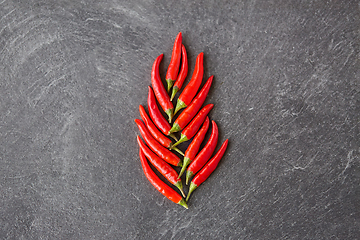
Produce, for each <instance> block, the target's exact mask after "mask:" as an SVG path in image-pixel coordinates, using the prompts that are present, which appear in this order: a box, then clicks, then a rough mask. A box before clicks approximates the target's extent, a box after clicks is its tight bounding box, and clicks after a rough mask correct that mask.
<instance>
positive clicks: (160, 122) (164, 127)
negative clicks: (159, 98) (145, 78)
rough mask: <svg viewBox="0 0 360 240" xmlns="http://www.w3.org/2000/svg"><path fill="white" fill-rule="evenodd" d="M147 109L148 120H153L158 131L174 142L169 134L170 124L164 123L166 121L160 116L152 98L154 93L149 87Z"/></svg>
mask: <svg viewBox="0 0 360 240" xmlns="http://www.w3.org/2000/svg"><path fill="white" fill-rule="evenodd" d="M148 108H149V113H150V118H151V119H152V120H153V122H154V124H155V125H156V126H157V127H158V129H159V130H160V131H161V132H162V133H163V134H165V135H168V136H170V137H172V138H174V139H175V140H176V138H175V137H174V135H171V133H169V131H170V129H171V127H170V124H169V123H168V122H167V121H166V119H165V118H164V117H163V115H162V114H161V112H160V110H159V108H158V106H157V104H156V99H155V96H154V92H153V91H152V89H151V87H150V86H149V95H148Z"/></svg>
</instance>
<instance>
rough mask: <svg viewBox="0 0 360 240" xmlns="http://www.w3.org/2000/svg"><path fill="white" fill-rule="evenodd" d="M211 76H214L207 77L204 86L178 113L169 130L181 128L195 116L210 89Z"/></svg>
mask: <svg viewBox="0 0 360 240" xmlns="http://www.w3.org/2000/svg"><path fill="white" fill-rule="evenodd" d="M213 78H214V76H211V77H209V79H208V80H207V81H206V83H205V85H204V87H203V88H202V89H201V91H200V92H199V93H198V95H197V96H196V97H195V98H194V100H193V101H192V102H191V104H190V105H189V106H188V107H187V108H186V109H185V110H184V111H182V112H181V113H180V115H179V116H178V117H177V118H176V120H175V122H174V124H173V126H172V128H171V129H170V132H178V131H180V130H181V129H183V128H184V127H185V126H186V125H187V124H188V123H189V122H190V121H191V119H192V118H193V117H194V116H195V114H196V113H197V112H198V111H199V109H200V108H201V106H202V104H203V103H204V101H205V98H206V96H207V94H208V92H209V90H210V87H211V83H212V81H213Z"/></svg>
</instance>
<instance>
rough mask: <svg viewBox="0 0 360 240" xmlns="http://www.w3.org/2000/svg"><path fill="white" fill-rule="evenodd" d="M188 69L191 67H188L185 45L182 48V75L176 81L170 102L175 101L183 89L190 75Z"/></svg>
mask: <svg viewBox="0 0 360 240" xmlns="http://www.w3.org/2000/svg"><path fill="white" fill-rule="evenodd" d="M188 68H189V67H188V59H187V54H186V48H185V46H184V45H182V47H181V69H180V73H179V75H178V77H177V79H176V81H175V84H174V86H173V90H172V94H171V98H170V101H172V100H173V99H174V97H175V94H176V93H177V92H178V91H179V90H180V89H181V87H182V85H183V83H184V81H185V78H186V76H187V74H188Z"/></svg>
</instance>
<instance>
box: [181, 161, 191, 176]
mask: <svg viewBox="0 0 360 240" xmlns="http://www.w3.org/2000/svg"><path fill="white" fill-rule="evenodd" d="M190 162H191V160H190V158H187V157H184V161H183V165H182V168H181V171H180V173H179V178H180V177H181V175H183V173H184V172H185V170H186V167H187V165H189V163H190Z"/></svg>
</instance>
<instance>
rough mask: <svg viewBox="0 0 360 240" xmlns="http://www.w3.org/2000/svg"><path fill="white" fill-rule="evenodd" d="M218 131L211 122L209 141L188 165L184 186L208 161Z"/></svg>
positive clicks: (216, 139) (213, 148) (214, 146)
mask: <svg viewBox="0 0 360 240" xmlns="http://www.w3.org/2000/svg"><path fill="white" fill-rule="evenodd" d="M218 136H219V131H218V127H217V125H216V123H215V122H214V121H212V131H211V136H210V139H209V141H208V142H207V143H206V145H205V147H204V148H203V149H202V150H201V151H200V153H199V154H198V155H197V156H196V157H195V159H194V160H193V161H192V162H191V163H190V165H189V167H188V169H187V171H186V184H188V182H189V180H190V178H191V177H192V176H194V174H196V173H197V172H198V171H199V170H200V169H201V168H202V167H203V166H204V165H205V163H206V162H207V161H208V160H209V159H210V157H211V155H212V154H213V152H214V150H215V148H216V144H217V141H218Z"/></svg>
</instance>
